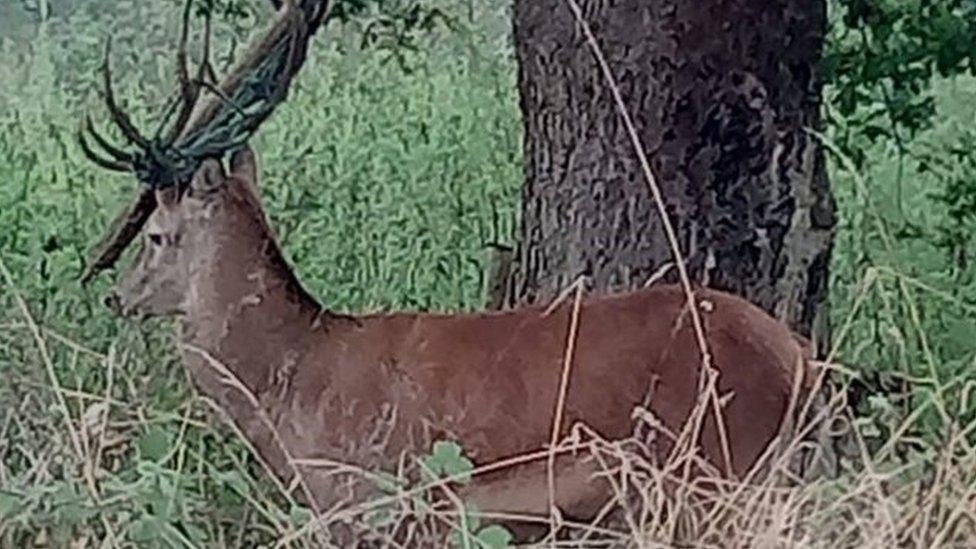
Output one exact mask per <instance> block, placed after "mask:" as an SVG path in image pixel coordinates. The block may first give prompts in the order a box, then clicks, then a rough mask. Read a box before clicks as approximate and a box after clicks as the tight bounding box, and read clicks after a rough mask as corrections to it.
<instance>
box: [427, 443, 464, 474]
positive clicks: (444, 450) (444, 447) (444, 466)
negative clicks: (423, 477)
mask: <svg viewBox="0 0 976 549" xmlns="http://www.w3.org/2000/svg"><path fill="white" fill-rule="evenodd" d="M423 463H424V471H425V472H426V473H427V474H428V475H430V476H431V477H432V478H434V479H437V478H445V477H446V478H452V479H456V480H457V482H460V483H462V484H467V483H468V482H470V481H471V470H472V468H473V467H474V465H473V464H472V463H471V460H470V459H468V458H466V457H464V453H463V450H462V449H461V446H460V445H459V444H458V443H456V442H452V441H446V440H439V441H437V442H435V443H434V449H433V451H432V452H431V454H430V455H429V456H427V457H426V458H424V460H423Z"/></svg>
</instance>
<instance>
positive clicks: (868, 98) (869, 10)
mask: <svg viewBox="0 0 976 549" xmlns="http://www.w3.org/2000/svg"><path fill="white" fill-rule="evenodd" d="M830 7H831V12H832V18H831V19H832V25H831V36H830V40H829V41H828V44H827V48H826V53H825V63H824V66H825V69H826V70H825V73H826V74H825V77H826V82H827V83H828V86H829V88H828V91H829V94H830V96H831V97H830V101H831V103H832V104H833V106H834V107H835V108H836V109H837V112H838V113H839V115H840V116H841V117H843V118H845V119H846V122H847V125H848V127H850V128H851V129H852V130H853V131H852V132H851V133H849V134H846V135H844V137H845V140H844V141H842V142H841V145H842V146H844V148H845V151H846V152H847V153H848V154H851V155H852V157H853V159H854V160H855V162H856V163H857V164H858V165H861V164H862V163H863V162H864V160H865V154H864V153H865V150H864V148H863V146H862V145H863V143H864V142H867V143H872V142H875V141H876V140H878V139H889V140H893V141H895V142H897V143H898V145H899V146H900V147H903V146H904V145H905V143H906V142H907V140H909V139H911V138H912V137H914V136H915V135H916V134H917V133H918V132H919V131H920V130H924V129H927V128H929V127H931V125H932V121H933V120H934V117H935V114H936V113H935V103H934V99H933V97H932V95H931V94H930V93H928V92H929V88H930V84H931V82H932V79H933V78H934V77H936V76H939V77H943V78H950V77H954V76H957V75H961V74H967V73H968V74H973V72H974V68H976V3H974V2H972V0H881V1H878V0H833V1H832V2H831V4H830Z"/></svg>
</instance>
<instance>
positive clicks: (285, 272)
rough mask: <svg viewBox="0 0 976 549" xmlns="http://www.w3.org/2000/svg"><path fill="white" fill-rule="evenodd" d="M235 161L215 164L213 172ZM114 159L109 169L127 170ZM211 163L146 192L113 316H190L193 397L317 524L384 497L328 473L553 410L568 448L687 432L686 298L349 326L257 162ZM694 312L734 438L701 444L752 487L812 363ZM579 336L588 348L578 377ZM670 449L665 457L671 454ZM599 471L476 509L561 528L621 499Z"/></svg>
mask: <svg viewBox="0 0 976 549" xmlns="http://www.w3.org/2000/svg"><path fill="white" fill-rule="evenodd" d="M107 88H108V86H107ZM232 93H236V92H235V91H234V89H233V87H229V88H227V89H225V94H226V95H232ZM107 97H108V98H110V97H111V96H110V94H107ZM109 105H110V110H111V111H112V112H113V118H116V119H117V120H118V119H120V118H121V116H120V113H118V109H117V108H115V107H114V105H113V104H112V102H111V100H110V101H109ZM198 111H199V109H198ZM183 116H184V115H181V117H183ZM185 116H186V117H188V118H189V115H185ZM197 120H198V121H199V120H203V122H198V124H208V123H210V122H209V120H214V118H212V117H211V118H209V119H208V118H207V117H203V118H199V117H198V118H197ZM225 123H226V122H225ZM209 127H210V128H211V133H212V131H213V127H215V126H209ZM97 139H98V141H99V144H101V145H102V146H103V148H107V147H105V144H104V143H103V142H102V141H103V140H102V139H101V138H97ZM225 150H226V148H223V149H221V148H220V147H214V148H211V149H209V151H210V152H209V156H211V157H213V156H219V155H220V154H222V153H223V152H224V151H225ZM109 152H110V153H111V152H112V151H111V149H109ZM113 156H116V157H117V158H115V159H114V160H111V161H105V160H104V159H103V162H105V163H108V162H120V163H122V162H125V161H126V159H125V158H118V156H119V155H114V154H113ZM198 165H199V168H198V169H196V171H195V172H194V174H195V175H193V176H192V178H190V180H189V181H186V182H185V183H184V182H182V180H181V179H180V178H179V177H177V178H175V179H174V182H175V183H177V184H172V185H157V188H155V189H153V190H150V191H147V192H145V193H144V194H143V196H144V197H145V198H144V199H143V201H144V202H145V203H147V204H151V207H148V208H144V209H143V210H141V211H143V212H148V213H145V214H144V215H142V217H141V218H140V217H139V216H133V218H134V219H135V221H134V222H132V223H128V224H127V225H123V227H122V229H121V230H120V231H119V232H118V233H116V236H115V238H114V240H110V242H113V243H114V244H111V245H110V246H109V249H113V250H115V252H114V253H115V254H116V256H117V253H118V250H119V249H120V248H121V247H124V245H125V244H126V243H127V240H125V239H126V238H128V239H131V238H132V235H134V234H135V232H136V231H138V230H139V229H140V228H141V227H142V225H146V226H145V231H144V232H145V234H144V237H145V239H144V242H143V245H142V246H143V247H142V249H141V251H140V253H139V255H138V256H137V258H136V260H135V262H134V264H133V265H132V266H131V267H130V269H129V270H128V272H126V273H125V274H124V275H123V276H122V277H121V279H120V281H119V283H118V285H117V287H116V290H115V291H114V292H113V293H112V294H110V296H109V298H107V300H106V301H107V303H108V304H109V305H110V306H111V307H112V308H113V309H114V310H115V311H116V312H118V313H119V314H122V315H125V316H130V317H146V316H154V315H177V316H178V317H179V328H178V336H177V337H178V340H179V342H180V346H181V349H182V353H183V361H184V364H185V366H186V368H187V369H188V371H189V373H190V377H191V378H192V380H193V382H194V383H195V384H196V385H197V386H198V388H199V389H200V390H201V391H202V392H203V393H204V394H206V395H207V396H209V397H211V398H212V399H213V400H215V401H216V402H217V403H218V404H219V405H220V406H221V407H222V408H223V409H224V410H226V411H227V412H228V414H229V416H230V417H231V418H232V419H233V421H234V422H235V423H236V424H237V426H238V427H239V429H240V430H241V432H242V433H243V434H244V436H245V437H246V438H247V439H248V440H249V441H250V443H251V444H252V446H253V447H254V448H255V449H256V451H257V452H258V454H259V455H260V457H261V458H262V460H263V461H264V462H265V463H266V464H267V465H268V466H269V468H270V469H271V470H272V471H273V473H274V474H275V475H276V476H277V477H279V479H281V480H282V481H283V482H284V483H285V484H289V483H291V482H292V481H297V482H298V483H299V484H300V485H302V486H303V489H304V495H305V496H306V497H307V499H309V500H311V501H310V502H309V503H311V504H312V505H313V506H314V507H315V508H317V509H328V508H330V507H331V506H332V505H333V504H335V503H336V502H337V501H341V500H343V499H346V498H351V499H352V500H358V501H362V500H364V499H365V498H367V497H370V495H371V494H374V493H377V492H378V490H379V489H378V488H377V487H376V486H375V485H374V484H373V483H371V482H370V481H368V480H366V479H365V478H363V477H362V476H361V475H356V474H355V473H346V472H339V473H337V472H336V471H335V470H329V469H326V468H321V467H313V466H311V465H307V464H308V463H309V462H312V461H316V460H318V462H323V461H326V460H328V461H331V462H336V463H349V464H355V465H356V466H357V467H359V468H363V469H366V470H368V471H387V472H389V471H392V470H395V469H396V468H397V464H398V460H399V459H400V458H401V456H402V455H404V454H413V455H422V454H424V453H426V452H428V451H429V450H430V448H431V445H432V443H433V442H434V441H435V440H437V439H439V438H447V439H453V440H455V441H457V442H459V443H460V444H461V445H462V446H463V448H464V449H465V451H466V452H467V454H468V455H469V457H470V458H471V459H472V460H473V461H474V462H475V464H476V465H480V464H487V463H492V462H495V461H498V460H502V459H505V458H509V457H512V456H516V455H520V454H525V453H531V452H535V451H538V450H539V449H541V448H545V447H546V445H547V444H549V442H550V437H551V434H552V433H551V430H552V427H553V423H554V422H553V419H552V418H553V412H554V410H555V409H556V406H557V401H560V402H561V403H562V407H561V410H563V411H564V415H563V417H564V419H565V421H564V422H562V423H561V424H560V433H561V434H562V435H566V434H567V433H568V432H569V429H568V427H569V426H571V425H573V424H576V423H578V422H582V423H585V424H586V425H588V426H589V427H590V428H591V429H592V430H594V431H595V432H596V433H598V434H599V435H601V436H602V437H604V438H605V439H611V440H620V439H625V438H627V437H629V436H630V435H631V434H632V432H633V427H634V422H633V420H632V415H631V414H632V412H633V410H634V408H635V407H637V406H647V407H648V408H649V410H650V411H651V412H652V413H653V414H654V415H655V416H656V417H657V418H658V419H659V420H660V422H661V423H662V424H663V425H664V426H665V427H667V428H668V429H669V430H670V431H672V432H675V433H677V432H681V431H682V427H683V424H684V423H685V422H686V419H687V418H688V416H689V413H690V412H691V411H692V410H693V408H694V407H695V405H696V402H697V401H698V394H699V377H700V376H699V374H700V372H701V370H702V357H701V353H700V350H699V347H698V344H697V342H696V341H697V340H696V336H695V333H694V330H693V328H692V326H691V325H690V321H689V318H688V314H687V312H688V311H687V307H688V306H689V305H688V300H687V298H686V295H685V294H684V293H683V292H682V290H681V289H679V288H678V287H674V286H658V287H653V288H650V289H645V290H641V291H637V292H632V293H626V294H621V295H615V296H609V297H599V298H593V299H586V300H584V301H583V302H582V303H581V305H580V306H579V309H578V311H575V307H574V306H572V305H575V304H572V305H571V304H569V303H565V304H562V305H559V306H557V307H554V308H552V309H551V310H547V309H545V308H544V307H541V306H537V307H527V308H522V309H517V310H511V311H504V312H492V313H480V314H457V315H450V314H422V313H396V314H384V315H364V316H343V315H338V314H334V313H332V312H330V311H329V310H328V309H326V308H324V307H322V306H321V305H320V304H319V303H318V302H317V301H316V300H315V299H314V298H313V297H311V296H310V295H309V294H308V293H307V292H306V291H305V290H304V289H303V287H302V285H301V284H300V282H299V281H298V279H297V278H296V276H295V274H294V273H293V271H292V269H291V268H290V267H289V265H288V264H287V263H286V262H285V260H284V258H283V256H282V253H281V251H280V249H279V246H278V244H277V242H276V240H275V237H274V234H273V232H272V230H271V228H270V226H269V223H268V221H267V217H266V215H265V212H264V210H263V208H262V205H261V201H260V198H259V187H258V169H257V165H256V162H255V158H254V156H253V154H252V153H251V152H250V150H249V149H246V148H245V149H238V150H237V152H235V153H234V154H233V156H232V158H231V161H230V166H229V174H228V173H227V172H225V170H224V168H223V167H222V165H221V163H220V162H219V161H218V160H216V159H213V158H208V159H205V160H202V161H201V162H199V163H198ZM108 167H116V166H114V165H111V166H108ZM118 167H119V168H129V167H131V166H118ZM153 169H158V167H157V168H153ZM119 235H122V236H119ZM120 242H121V243H120ZM110 259H111V260H114V258H110ZM111 260H110V261H108V262H106V261H102V264H103V265H104V264H105V263H111ZM694 300H695V302H694V305H693V306H695V307H700V308H701V310H702V315H701V316H702V319H703V322H704V325H705V326H704V328H705V331H706V334H707V343H708V346H709V350H710V352H711V357H712V362H713V364H714V366H715V368H716V370H717V372H718V374H719V377H718V381H717V389H718V392H719V394H721V395H722V400H723V402H724V405H723V406H722V411H721V422H717V421H716V420H715V419H714V416H708V417H707V418H706V420H705V421H704V422H703V424H702V429H701V432H700V437H699V442H700V445H701V448H702V451H703V454H704V456H705V458H706V459H707V460H709V461H711V462H712V463H713V464H714V465H715V466H716V467H719V468H721V467H722V466H723V465H724V464H725V462H726V461H727V460H728V461H730V463H729V465H730V467H731V471H727V473H730V474H731V475H734V476H739V477H741V476H742V475H744V474H745V473H746V472H747V471H748V470H749V468H750V467H751V466H752V465H753V464H754V463H755V462H756V460H757V459H758V458H759V457H760V455H761V454H762V453H763V452H764V450H765V449H766V447H767V445H768V444H769V443H770V442H771V441H772V440H773V439H774V437H775V436H776V435H777V434H778V433H779V431H780V429H781V427H782V425H783V424H784V422H785V420H786V416H787V410H788V408H789V406H790V403H791V399H792V398H794V396H795V394H794V387H795V381H796V380H797V379H800V378H798V377H797V376H798V375H799V376H800V377H801V378H802V376H804V375H805V368H806V359H805V356H804V349H803V347H802V346H801V344H800V343H798V340H797V339H795V338H794V336H793V335H792V334H791V332H790V331H789V330H788V329H787V328H786V327H785V326H784V325H782V324H781V323H779V322H777V321H776V320H774V319H773V318H771V317H770V316H769V315H767V314H766V313H764V312H763V311H762V310H760V309H759V308H757V307H755V306H753V305H751V304H750V303H748V302H747V301H745V300H743V299H740V298H738V297H735V296H733V295H730V294H726V293H722V292H717V291H711V290H696V292H695V295H694ZM574 318H575V319H578V323H574V322H572V321H573V319H574ZM571 324H573V326H574V327H575V328H576V329H575V330H571ZM571 332H572V333H573V335H575V339H574V341H575V352H574V353H573V354H572V357H571V362H570V366H571V367H570V368H569V369H568V370H564V361H565V354H566V344H567V340H568V334H570V333H571ZM564 371H566V372H568V377H567V378H566V380H568V384H567V385H565V387H566V391H565V394H564V398H562V399H560V398H559V393H560V388H561V382H562V381H563V375H564ZM649 395H651V396H650V398H648V397H649ZM723 434H724V435H725V436H722V435H723ZM723 439H724V440H727V441H728V446H727V447H725V446H724V445H723V443H722V441H723ZM669 446H670V445H669V444H668V443H667V441H666V440H662V441H661V444H659V445H658V447H657V452H658V453H659V456H660V457H663V456H665V455H666V453H667V452H668V450H669ZM303 460H304V462H305V463H306V465H302V463H301V462H302V461H303ZM598 471H599V468H598V467H596V465H595V464H593V463H592V462H586V461H582V460H580V459H579V458H578V457H574V456H560V457H559V458H558V459H557V460H555V463H554V466H553V467H552V475H553V477H552V479H551V480H553V481H554V482H552V483H550V469H549V466H548V464H547V463H546V462H545V460H542V461H536V462H529V463H523V464H520V465H518V466H514V467H510V468H505V469H499V470H495V471H492V472H490V473H486V474H483V475H478V476H476V477H475V478H474V479H472V481H471V483H470V484H468V485H466V486H464V487H463V488H462V489H461V496H463V498H464V499H465V500H466V501H468V502H470V503H472V504H474V505H475V506H476V508H477V509H478V510H480V511H481V512H483V513H486V514H504V515H508V516H512V515H523V516H546V515H548V513H549V512H550V501H549V499H550V497H551V496H554V498H555V500H554V501H553V503H554V504H555V506H556V507H558V508H559V509H560V510H561V511H562V513H563V514H564V515H565V516H568V517H572V518H576V519H582V520H585V519H589V518H591V517H593V516H594V515H595V514H596V513H597V512H598V510H599V509H600V508H601V507H602V506H603V505H604V504H605V503H606V502H607V501H609V499H610V498H611V497H612V493H611V491H610V489H609V487H608V486H607V485H606V484H605V483H604V482H605V481H602V480H598V479H596V478H595V477H594V474H595V473H597V472H598ZM550 484H553V485H554V486H550ZM550 487H551V488H552V489H553V490H552V491H550Z"/></svg>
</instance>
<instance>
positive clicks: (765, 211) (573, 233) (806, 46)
mask: <svg viewBox="0 0 976 549" xmlns="http://www.w3.org/2000/svg"><path fill="white" fill-rule="evenodd" d="M577 1H578V2H579V3H580V5H581V7H582V10H583V14H584V17H585V18H586V20H587V21H588V23H589V24H590V26H591V28H592V30H593V33H594V34H595V35H596V37H597V40H598V42H599V44H600V47H601V48H602V50H603V52H604V55H605V56H606V58H607V62H608V64H609V65H610V69H611V71H612V72H613V74H614V77H615V79H616V81H617V83H618V84H619V86H620V89H621V93H622V95H623V97H624V100H625V102H626V103H627V107H628V109H629V110H630V113H631V115H632V117H633V118H634V120H635V124H636V126H637V131H638V135H639V136H640V138H641V140H642V143H643V146H644V147H645V151H646V153H647V155H648V157H649V159H650V160H651V166H652V171H653V172H654V175H655V177H656V178H657V181H658V183H659V185H660V186H661V189H662V192H663V194H664V195H665V201H666V209H667V211H668V215H669V217H670V219H671V222H672V223H673V224H674V226H675V228H676V230H677V232H678V235H679V239H680V246H681V251H682V253H683V254H684V255H685V260H686V264H687V266H688V268H689V272H690V274H691V276H692V277H693V278H694V279H695V280H696V281H698V282H700V283H702V284H705V285H708V286H710V287H714V288H719V289H723V290H727V291H731V292H733V293H736V294H739V295H742V296H744V297H746V298H748V299H749V300H751V301H752V302H754V303H756V304H757V305H759V306H761V307H762V308H764V309H765V310H767V311H769V312H770V313H771V314H773V315H774V316H776V317H777V318H779V319H781V320H784V321H785V322H787V323H788V324H789V325H790V326H792V327H793V328H794V329H795V330H797V331H798V332H799V333H801V334H803V335H807V336H809V335H810V334H811V332H815V333H817V335H818V336H819V337H823V336H825V335H826V333H827V330H826V328H827V324H826V321H827V318H826V296H827V268H828V263H829V258H830V251H831V244H832V235H833V227H834V224H835V218H834V203H833V198H832V196H831V193H830V187H829V183H828V180H827V177H826V172H825V166H824V158H823V154H822V151H821V148H820V147H819V144H818V142H817V141H816V138H815V137H813V136H811V135H810V134H809V133H808V131H807V130H808V129H819V126H820V123H821V120H820V100H821V90H822V82H821V80H820V78H819V75H818V71H817V66H818V63H819V60H820V57H821V51H822V47H823V40H824V31H825V24H826V6H825V1H824V0H775V1H768V2H754V1H751V0H724V1H721V0H658V1H655V2H648V1H647V0H621V1H616V2H610V1H607V0H577ZM514 29H515V44H516V50H517V56H518V61H519V92H520V96H521V109H522V113H523V119H524V132H525V133H524V140H525V141H524V149H525V184H524V189H523V208H522V231H521V236H520V238H521V242H520V243H519V247H518V254H517V259H516V265H515V266H514V268H513V271H512V274H511V276H510V278H509V280H508V284H507V286H506V289H505V293H506V296H505V304H506V305H507V306H512V305H515V304H518V303H532V302H539V301H548V300H551V299H553V298H554V297H555V296H557V295H559V293H560V291H562V290H564V289H565V288H566V287H567V286H569V285H570V284H572V283H573V281H574V280H576V279H577V278H578V277H580V276H584V277H585V279H586V280H587V283H588V287H589V289H591V290H593V291H597V292H614V291H620V290H625V289H630V288H635V287H639V286H641V285H643V284H644V283H645V281H647V280H648V279H649V278H650V277H651V276H652V275H653V274H654V273H655V272H656V271H658V270H659V269H660V268H661V267H662V265H665V264H666V263H668V262H672V261H673V256H672V253H671V249H670V247H669V246H668V243H667V241H666V239H665V235H664V231H663V230H662V222H661V219H660V217H659V216H658V214H657V211H656V209H655V206H654V204H653V202H652V198H651V196H650V192H649V190H648V187H647V184H646V181H645V179H644V177H643V175H642V172H641V169H640V166H639V164H638V160H637V156H636V154H635V152H634V150H633V147H632V145H631V143H630V140H629V138H628V136H627V132H626V128H625V127H624V125H623V122H622V119H621V117H620V116H619V114H618V111H617V109H616V106H615V105H614V101H613V98H612V96H611V93H610V90H609V88H608V86H607V82H606V81H605V79H604V77H603V75H602V73H601V72H600V70H599V67H598V65H597V63H596V59H595V57H594V55H593V53H592V51H591V49H590V48H589V47H588V46H587V44H586V41H585V38H584V36H583V34H582V32H581V30H580V27H579V26H578V24H577V22H576V19H575V17H574V16H573V13H572V11H571V10H570V8H569V5H568V4H567V1H566V0H515V10H514ZM668 277H670V278H671V279H672V280H673V279H674V270H673V269H672V271H671V273H670V274H669V275H668Z"/></svg>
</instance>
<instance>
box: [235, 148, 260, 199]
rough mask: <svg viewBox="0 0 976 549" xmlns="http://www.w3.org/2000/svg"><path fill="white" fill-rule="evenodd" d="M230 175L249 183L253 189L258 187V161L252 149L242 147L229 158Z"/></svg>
mask: <svg viewBox="0 0 976 549" xmlns="http://www.w3.org/2000/svg"><path fill="white" fill-rule="evenodd" d="M230 173H231V175H233V176H234V177H237V178H240V179H243V180H244V181H247V182H248V183H250V184H251V185H252V186H253V187H254V188H255V189H256V188H257V187H258V159H257V156H255V154H254V149H252V148H251V147H250V146H249V145H244V146H243V147H241V148H240V149H237V150H236V151H234V154H232V155H231V157H230Z"/></svg>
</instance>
